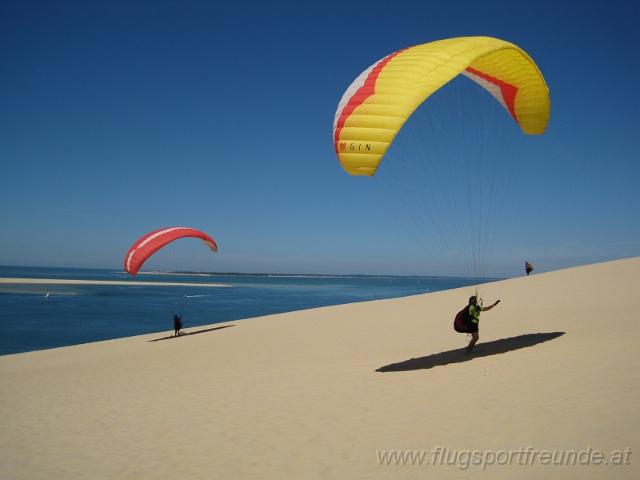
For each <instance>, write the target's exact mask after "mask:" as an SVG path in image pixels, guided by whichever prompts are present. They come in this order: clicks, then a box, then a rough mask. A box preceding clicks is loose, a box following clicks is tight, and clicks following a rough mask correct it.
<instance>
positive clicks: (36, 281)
mask: <svg viewBox="0 0 640 480" xmlns="http://www.w3.org/2000/svg"><path fill="white" fill-rule="evenodd" d="M0 284H20V285H123V286H138V287H140V286H144V287H208V288H218V287H231V285H227V284H224V283H193V282H191V283H182V282H139V281H128V280H71V279H60V278H11V277H0Z"/></svg>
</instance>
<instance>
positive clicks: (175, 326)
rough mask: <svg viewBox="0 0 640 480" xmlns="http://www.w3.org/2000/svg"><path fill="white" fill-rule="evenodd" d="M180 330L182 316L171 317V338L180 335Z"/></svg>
mask: <svg viewBox="0 0 640 480" xmlns="http://www.w3.org/2000/svg"><path fill="white" fill-rule="evenodd" d="M181 328H182V315H174V316H173V336H174V337H177V336H178V335H180V329H181Z"/></svg>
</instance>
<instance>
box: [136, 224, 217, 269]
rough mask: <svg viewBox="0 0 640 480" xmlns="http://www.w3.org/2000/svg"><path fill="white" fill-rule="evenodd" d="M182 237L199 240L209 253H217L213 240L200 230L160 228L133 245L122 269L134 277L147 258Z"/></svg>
mask: <svg viewBox="0 0 640 480" xmlns="http://www.w3.org/2000/svg"><path fill="white" fill-rule="evenodd" d="M184 237H192V238H199V239H200V240H202V241H203V242H204V243H206V244H207V246H208V247H209V248H210V249H211V251H213V252H217V251H218V245H216V242H215V240H214V239H213V238H211V237H210V236H209V235H207V234H206V233H204V232H203V231H201V230H196V229H195V228H189V227H168V228H161V229H159V230H154V231H153V232H150V233H147V234H146V235H143V236H142V237H140V238H139V239H138V240H137V241H136V243H134V244H133V246H132V247H131V248H130V249H129V251H128V252H127V255H126V256H125V257H124V269H125V270H126V271H127V273H129V274H130V275H132V276H133V275H135V274H136V273H138V270H140V267H142V264H143V263H144V262H145V261H146V260H147V258H149V257H150V256H151V255H153V254H154V253H156V252H157V251H158V250H160V249H161V248H162V247H164V246H165V245H167V244H168V243H171V242H173V241H174V240H177V239H179V238H184Z"/></svg>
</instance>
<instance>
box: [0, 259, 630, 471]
mask: <svg viewBox="0 0 640 480" xmlns="http://www.w3.org/2000/svg"><path fill="white" fill-rule="evenodd" d="M638 274H640V258H634V259H628V260H621V261H615V262H609V263H603V264H597V265H591V266H586V267H579V268H574V269H568V270H561V271H557V272H551V273H546V274H541V275H534V276H531V277H523V278H517V279H512V280H507V281H502V282H496V283H492V284H487V285H484V286H483V287H482V295H483V297H484V298H485V299H486V301H487V302H490V301H493V300H494V299H496V298H501V299H502V303H501V304H500V305H499V306H498V307H496V308H495V309H494V310H492V311H490V312H485V313H483V315H482V321H481V325H482V326H481V329H480V343H479V344H478V346H477V347H476V348H477V351H476V353H475V354H474V355H471V356H467V355H464V353H463V352H462V347H463V346H464V344H465V342H466V338H465V336H464V335H461V334H456V333H455V332H454V331H453V329H452V327H451V324H452V320H453V315H454V314H455V313H456V312H457V311H458V310H459V309H460V308H461V307H462V306H463V305H464V304H465V303H466V300H467V298H468V296H469V294H470V293H471V289H458V290H451V291H447V292H439V293H433V294H426V295H419V296H414V297H407V298H402V299H392V300H381V301H374V302H363V303H357V304H349V305H342V306H335V307H325V308H318V309H314V310H306V311H302V312H294V313H289V314H281V315H273V316H269V317H263V318H257V319H250V320H243V321H238V322H232V323H228V324H218V325H212V326H209V327H196V328H193V329H187V331H188V332H190V333H192V335H186V336H183V337H180V338H173V337H171V336H170V334H169V333H167V332H165V333H157V334H153V335H145V336H138V337H131V338H126V339H120V340H111V341H106V342H98V343H93V344H85V345H78V346H73V347H65V348H60V349H54V350H45V351H38V352H31V353H26V354H19V355H9V356H5V357H2V358H0V380H1V387H0V391H1V393H0V406H1V408H0V412H2V422H1V424H0V441H1V445H2V446H1V449H0V478H15V479H22V478H28V479H36V478H43V479H45V478H46V479H57V478H60V479H71V478H92V479H93V478H132V479H134V478H135V479H139V478H167V479H176V478H207V479H209V478H229V479H231V478H277V479H283V478H340V479H359V478H367V479H369V478H468V477H469V476H471V475H473V476H474V477H475V476H477V477H480V478H491V479H496V478H580V479H582V478H638V476H639V475H640V468H639V467H638V465H640V459H639V458H637V457H634V455H635V454H640V441H639V434H638V432H640V401H639V400H640V355H639V354H638V347H637V343H638V338H639V336H638V334H639V333H640V326H639V322H638V320H637V319H636V317H637V311H638V307H637V299H636V298H637V297H638V293H640V291H639V287H638V283H637V277H638ZM230 326H233V327H232V328H229V327H230ZM220 327H225V328H220ZM154 340H162V341H154ZM383 449H388V450H401V449H409V450H416V451H417V453H419V452H420V451H421V450H424V451H425V452H426V454H427V455H426V457H425V459H426V461H433V460H434V459H433V457H432V455H433V454H432V452H438V451H440V452H441V454H442V452H448V454H449V455H450V457H449V460H452V457H451V455H453V453H454V452H457V453H458V454H459V455H460V456H459V457H458V460H459V462H458V463H462V465H461V464H458V465H454V464H451V465H446V464H444V465H425V464H422V465H381V461H380V455H382V454H383V453H382V450H383ZM529 449H531V450H532V451H536V452H539V451H541V450H548V451H549V452H550V453H553V451H558V452H562V451H567V450H573V451H575V452H581V453H582V457H583V458H582V460H584V457H585V456H586V455H587V454H586V453H584V452H587V451H588V452H590V453H589V455H590V456H591V457H592V458H591V459H592V460H593V456H594V454H593V452H594V451H596V450H597V451H601V452H602V453H603V455H604V456H605V460H607V461H608V462H609V465H556V466H553V465H543V464H542V463H543V462H542V460H541V458H540V455H542V454H541V453H538V460H536V461H533V462H529V463H533V465H522V464H519V463H518V460H520V463H522V461H523V458H522V456H520V457H517V454H514V453H513V452H514V451H520V452H521V454H522V452H524V451H530V450H529ZM589 449H591V450H589ZM469 450H478V451H479V452H481V453H482V455H484V459H485V460H490V459H489V458H488V457H490V456H491V455H492V452H493V455H496V454H497V455H499V456H500V455H501V457H499V458H497V459H494V460H495V461H498V460H500V461H502V462H504V461H505V460H506V458H505V457H506V454H508V453H509V452H511V453H510V455H511V465H497V464H494V465H487V466H485V468H484V469H483V468H482V466H481V465H469V466H468V468H466V469H464V468H463V467H464V463H465V462H464V457H465V452H468V451H469ZM616 450H619V451H620V452H621V455H622V457H624V456H625V452H626V458H620V459H619V462H620V463H627V465H611V464H610V463H611V461H610V460H611V459H610V458H609V455H610V453H611V452H614V451H616ZM500 452H506V453H505V454H502V453H500ZM569 455H570V454H569ZM556 458H558V457H556ZM618 458H619V457H615V458H614V460H617V459H618ZM529 460H530V459H529ZM382 463H385V462H384V461H383V462H382ZM391 463H393V462H391ZM451 463H453V461H451ZM494 463H495V462H494Z"/></svg>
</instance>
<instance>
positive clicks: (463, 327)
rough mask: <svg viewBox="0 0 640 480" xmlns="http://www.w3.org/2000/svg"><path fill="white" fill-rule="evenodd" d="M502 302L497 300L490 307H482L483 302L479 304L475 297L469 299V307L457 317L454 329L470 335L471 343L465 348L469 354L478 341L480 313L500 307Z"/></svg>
mask: <svg viewBox="0 0 640 480" xmlns="http://www.w3.org/2000/svg"><path fill="white" fill-rule="evenodd" d="M499 303H500V300H497V301H496V303H494V304H493V305H490V306H488V307H483V306H482V300H480V301H479V302H478V298H477V297H476V296H475V295H473V296H472V297H470V298H469V305H467V306H466V307H465V308H463V309H462V310H461V311H460V312H459V313H458V315H456V319H455V321H454V323H453V328H454V329H455V331H456V332H460V333H470V334H471V341H470V342H469V345H467V347H466V348H465V351H466V352H467V353H471V351H472V350H473V347H474V345H475V344H476V342H477V341H478V338H479V335H478V327H479V323H480V313H481V312H486V311H487V310H491V309H492V308H493V307H495V306H496V305H498V304H499Z"/></svg>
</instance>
